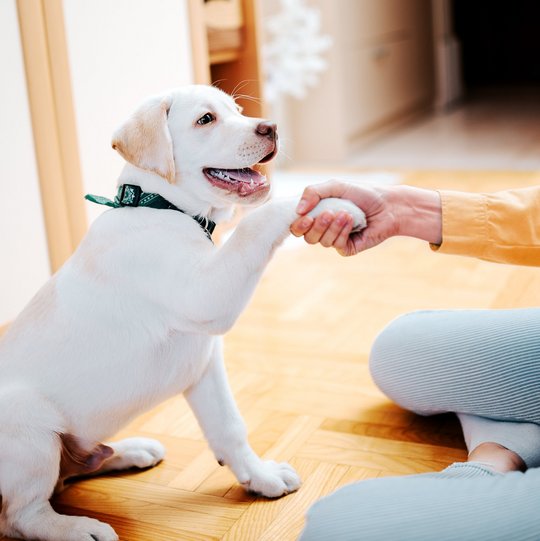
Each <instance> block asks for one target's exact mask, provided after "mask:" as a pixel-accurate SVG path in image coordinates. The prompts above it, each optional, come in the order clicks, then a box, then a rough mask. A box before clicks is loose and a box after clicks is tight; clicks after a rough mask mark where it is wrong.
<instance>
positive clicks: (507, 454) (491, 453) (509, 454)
mask: <svg viewBox="0 0 540 541" xmlns="http://www.w3.org/2000/svg"><path fill="white" fill-rule="evenodd" d="M467 460H468V462H481V463H483V464H486V465H489V466H490V467H491V468H493V470H494V471H496V472H499V473H508V472H511V471H525V470H526V469H527V466H526V465H525V463H524V462H523V459H522V458H521V457H520V456H519V455H518V454H517V453H514V451H511V450H510V449H507V448H506V447H503V446H502V445H500V444H498V443H493V442H485V443H481V444H480V445H478V447H476V448H474V449H473V450H472V451H471V452H470V453H469V457H468V459H467Z"/></svg>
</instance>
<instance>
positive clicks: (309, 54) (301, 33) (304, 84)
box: [262, 0, 332, 103]
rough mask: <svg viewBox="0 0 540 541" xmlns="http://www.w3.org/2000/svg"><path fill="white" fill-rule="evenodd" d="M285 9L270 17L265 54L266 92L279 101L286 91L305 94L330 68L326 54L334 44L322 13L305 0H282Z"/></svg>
mask: <svg viewBox="0 0 540 541" xmlns="http://www.w3.org/2000/svg"><path fill="white" fill-rule="evenodd" d="M280 2H281V10H280V12H279V13H277V14H276V15H273V16H271V17H269V18H268V20H267V21H266V30H267V33H268V36H269V39H268V42H267V43H266V44H265V45H264V46H263V50H262V54H263V60H264V69H265V74H266V81H265V95H266V98H267V100H268V101H269V102H272V103H275V102H277V101H278V100H279V98H280V97H281V96H282V95H285V94H288V95H291V96H294V97H296V98H303V97H305V95H306V92H307V90H308V88H309V87H312V86H315V85H316V84H317V82H318V80H319V74H320V73H321V72H322V71H324V70H325V69H326V66H327V64H326V61H325V60H324V58H323V57H322V53H324V52H325V51H326V50H327V49H328V48H329V47H330V46H331V44H332V39H331V38H330V36H326V35H321V34H320V30H321V16H320V11H319V10H318V9H316V8H313V7H309V6H308V5H307V4H306V1H305V0H280Z"/></svg>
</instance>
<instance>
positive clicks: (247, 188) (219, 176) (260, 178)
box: [205, 167, 266, 195]
mask: <svg viewBox="0 0 540 541" xmlns="http://www.w3.org/2000/svg"><path fill="white" fill-rule="evenodd" d="M205 172H206V174H207V175H208V176H209V177H211V179H212V180H213V182H214V184H216V185H218V186H220V187H222V188H226V189H229V190H231V191H235V192H238V194H239V195H249V194H251V193H253V192H255V191H257V189H258V188H260V187H261V186H263V185H264V184H265V183H266V177H265V176H264V175H261V173H259V172H258V171H255V169H251V168H250V167H244V168H243V169H216V168H209V169H206V170H205Z"/></svg>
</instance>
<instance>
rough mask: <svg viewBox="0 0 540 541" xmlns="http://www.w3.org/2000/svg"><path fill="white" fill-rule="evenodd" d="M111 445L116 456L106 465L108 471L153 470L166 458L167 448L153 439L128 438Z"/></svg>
mask: <svg viewBox="0 0 540 541" xmlns="http://www.w3.org/2000/svg"><path fill="white" fill-rule="evenodd" d="M109 445H110V446H111V447H112V448H113V450H114V456H113V457H111V459H110V460H108V461H107V463H106V465H105V467H106V469H107V471H110V470H126V469H129V468H141V469H143V468H151V467H152V466H155V465H156V464H158V463H159V462H161V461H162V460H163V458H164V457H165V447H163V445H162V444H161V443H160V442H159V441H157V440H153V439H151V438H126V439H125V440H120V441H118V442H114V443H111V444H109Z"/></svg>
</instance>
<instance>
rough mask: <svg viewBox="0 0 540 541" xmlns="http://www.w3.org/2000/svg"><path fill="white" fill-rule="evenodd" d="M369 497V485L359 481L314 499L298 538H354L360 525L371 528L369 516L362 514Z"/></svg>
mask: <svg viewBox="0 0 540 541" xmlns="http://www.w3.org/2000/svg"><path fill="white" fill-rule="evenodd" d="M370 497H371V496H370V492H369V486H368V485H367V484H366V483H365V482H361V483H353V484H350V485H347V486H344V487H341V488H340V489H338V490H336V491H335V492H333V493H332V494H330V495H328V496H325V497H324V498H322V499H320V500H319V501H317V502H315V503H314V504H313V505H312V506H311V508H310V509H309V510H308V512H307V516H306V526H305V528H304V530H303V532H302V535H301V536H300V538H299V541H334V540H336V539H339V540H340V541H355V540H357V539H358V535H359V532H361V527H363V528H367V529H368V530H369V529H370V518H369V517H366V516H364V515H363V510H364V508H365V507H366V506H367V505H369V502H370ZM373 520H374V521H377V518H376V517H374V518H373Z"/></svg>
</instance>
